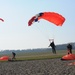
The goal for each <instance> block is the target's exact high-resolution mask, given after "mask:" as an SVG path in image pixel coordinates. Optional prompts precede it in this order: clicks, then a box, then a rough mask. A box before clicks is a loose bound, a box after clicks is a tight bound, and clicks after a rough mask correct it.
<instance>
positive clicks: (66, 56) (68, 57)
mask: <svg viewBox="0 0 75 75" xmlns="http://www.w3.org/2000/svg"><path fill="white" fill-rule="evenodd" d="M61 60H75V54H67V55H65V56H63V57H62V58H61Z"/></svg>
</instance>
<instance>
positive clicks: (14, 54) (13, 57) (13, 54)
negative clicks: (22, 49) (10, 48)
mask: <svg viewBox="0 0 75 75" xmlns="http://www.w3.org/2000/svg"><path fill="white" fill-rule="evenodd" d="M15 56H16V53H15V52H12V60H13V59H16V58H15Z"/></svg>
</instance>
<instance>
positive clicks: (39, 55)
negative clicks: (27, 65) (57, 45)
mask: <svg viewBox="0 0 75 75" xmlns="http://www.w3.org/2000/svg"><path fill="white" fill-rule="evenodd" d="M66 54H67V50H57V54H53V53H52V52H51V51H48V52H32V53H19V54H17V56H16V58H17V60H37V59H52V58H61V57H62V56H63V55H66ZM73 54H75V50H73Z"/></svg>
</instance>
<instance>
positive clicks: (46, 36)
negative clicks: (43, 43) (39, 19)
mask: <svg viewBox="0 0 75 75" xmlns="http://www.w3.org/2000/svg"><path fill="white" fill-rule="evenodd" d="M36 29H38V30H39V31H40V33H41V34H42V35H43V36H44V37H45V38H46V39H48V40H49V37H48V35H47V34H45V33H44V32H43V31H42V30H41V29H40V28H39V27H38V26H36Z"/></svg>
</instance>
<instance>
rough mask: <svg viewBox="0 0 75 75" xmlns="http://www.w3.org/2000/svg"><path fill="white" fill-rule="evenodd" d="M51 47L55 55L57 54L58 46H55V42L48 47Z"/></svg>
mask: <svg viewBox="0 0 75 75" xmlns="http://www.w3.org/2000/svg"><path fill="white" fill-rule="evenodd" d="M50 46H51V48H52V52H53V53H54V54H56V48H55V47H56V46H55V44H54V41H52V42H50V45H49V46H48V47H50Z"/></svg>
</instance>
